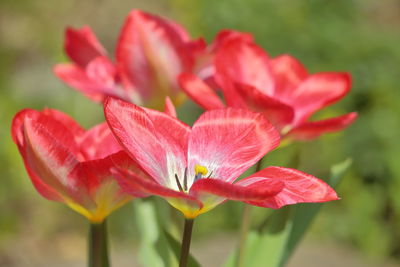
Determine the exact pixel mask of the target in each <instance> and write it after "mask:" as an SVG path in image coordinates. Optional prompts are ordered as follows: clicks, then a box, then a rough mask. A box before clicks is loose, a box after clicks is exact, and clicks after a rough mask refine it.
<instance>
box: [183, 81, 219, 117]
mask: <svg viewBox="0 0 400 267" xmlns="http://www.w3.org/2000/svg"><path fill="white" fill-rule="evenodd" d="M178 79H179V83H180V85H181V88H182V89H183V91H185V93H186V94H187V95H188V96H189V97H190V98H191V99H192V100H193V101H194V102H196V103H197V104H198V105H200V106H201V107H203V108H204V109H206V110H208V109H219V108H224V107H225V105H224V103H223V102H222V101H221V99H220V98H219V96H218V95H217V94H216V93H215V91H214V90H213V89H211V88H210V87H209V86H208V85H207V84H206V83H205V82H203V81H202V80H201V79H199V78H198V77H196V76H195V75H193V74H190V73H182V74H180V75H179V78H178Z"/></svg>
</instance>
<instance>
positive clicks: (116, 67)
mask: <svg viewBox="0 0 400 267" xmlns="http://www.w3.org/2000/svg"><path fill="white" fill-rule="evenodd" d="M64 46H65V52H66V54H67V55H68V57H69V58H70V59H71V60H72V62H71V63H62V64H58V65H56V66H55V68H54V71H55V74H56V75H57V76H58V77H59V78H60V79H61V80H62V81H64V82H65V83H66V84H68V85H69V86H71V87H73V88H76V89H77V90H79V91H81V92H82V93H84V94H85V95H86V96H88V97H89V98H91V99H92V100H94V101H98V102H102V101H103V100H104V99H105V98H106V97H107V96H113V97H117V98H120V99H123V100H125V101H129V102H133V103H135V104H137V105H145V106H148V107H153V108H161V106H162V104H163V101H164V99H165V97H166V96H170V97H171V99H172V101H173V102H174V103H175V104H179V103H181V102H182V101H183V99H184V94H183V93H182V92H181V90H180V88H179V85H178V83H177V80H176V78H177V76H178V74H180V73H181V72H187V71H189V72H191V71H193V68H194V67H195V60H196V57H197V56H198V55H200V52H201V51H202V50H204V47H205V46H204V42H203V41H202V40H198V41H192V40H190V37H189V35H188V34H187V33H186V31H185V30H184V29H183V28H182V27H181V26H180V25H178V24H176V23H175V22H172V21H170V20H167V19H164V18H161V17H158V16H155V15H151V14H149V13H146V12H142V11H139V10H133V11H131V12H130V14H129V15H128V17H127V19H126V20H125V23H124V25H123V27H122V30H121V33H120V36H119V39H118V43H117V49H116V54H115V62H113V61H112V60H111V59H110V58H109V56H108V54H107V52H106V50H105V49H104V48H103V47H102V46H101V44H100V43H99V41H98V40H97V38H96V36H95V35H94V33H93V32H92V30H91V29H90V28H89V27H88V26H85V27H83V28H81V29H73V28H70V27H69V28H67V29H66V32H65V45H64Z"/></svg>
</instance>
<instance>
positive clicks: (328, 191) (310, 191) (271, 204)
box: [236, 167, 338, 209]
mask: <svg viewBox="0 0 400 267" xmlns="http://www.w3.org/2000/svg"><path fill="white" fill-rule="evenodd" d="M271 180H274V181H282V182H283V183H284V184H285V186H284V188H283V189H282V191H281V192H280V193H278V194H277V195H276V196H273V197H270V198H268V199H266V200H264V201H249V202H248V203H249V204H252V205H256V206H260V207H267V208H273V209H279V208H281V207H282V206H285V205H290V204H296V203H303V202H326V201H331V200H337V199H338V196H337V195H336V192H335V191H334V190H333V189H332V188H331V187H330V186H329V185H328V184H326V183H325V182H324V181H322V180H320V179H318V178H316V177H314V176H312V175H310V174H307V173H304V172H301V171H298V170H294V169H289V168H282V167H268V168H265V169H263V170H261V171H259V172H257V173H255V174H253V175H251V176H250V177H248V178H245V179H243V180H241V181H239V182H238V183H236V184H237V185H242V186H246V187H247V188H258V187H260V186H262V185H263V184H264V183H266V182H269V181H271Z"/></svg>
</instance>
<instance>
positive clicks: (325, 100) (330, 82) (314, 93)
mask: <svg viewBox="0 0 400 267" xmlns="http://www.w3.org/2000/svg"><path fill="white" fill-rule="evenodd" d="M350 86H351V81H350V75H349V74H348V73H335V72H327V73H317V74H314V75H311V76H309V77H308V78H307V79H306V80H304V81H303V82H302V83H301V84H300V86H299V87H297V89H296V90H294V91H293V94H292V95H291V96H290V101H291V102H289V104H292V105H293V106H294V107H295V109H296V122H300V121H303V120H305V119H307V118H308V117H309V116H310V115H311V114H312V113H314V112H315V111H317V110H319V109H321V108H322V107H325V106H327V105H329V104H332V103H333V102H335V101H337V100H339V99H341V98H342V97H343V96H345V95H346V94H347V93H348V92H349V90H350Z"/></svg>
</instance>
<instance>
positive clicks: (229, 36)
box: [210, 30, 254, 52]
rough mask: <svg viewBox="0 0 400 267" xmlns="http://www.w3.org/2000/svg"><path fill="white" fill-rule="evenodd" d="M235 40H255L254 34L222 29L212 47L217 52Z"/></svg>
mask: <svg viewBox="0 0 400 267" xmlns="http://www.w3.org/2000/svg"><path fill="white" fill-rule="evenodd" d="M233 40H239V41H242V42H248V43H252V42H253V41H254V37H253V35H252V34H250V33H246V32H239V31H233V30H221V31H220V32H218V34H217V36H216V37H215V40H214V42H213V43H212V44H211V45H210V49H211V50H212V51H214V52H215V51H217V50H218V49H220V48H221V47H223V46H224V45H225V44H227V43H228V42H230V41H233Z"/></svg>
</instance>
